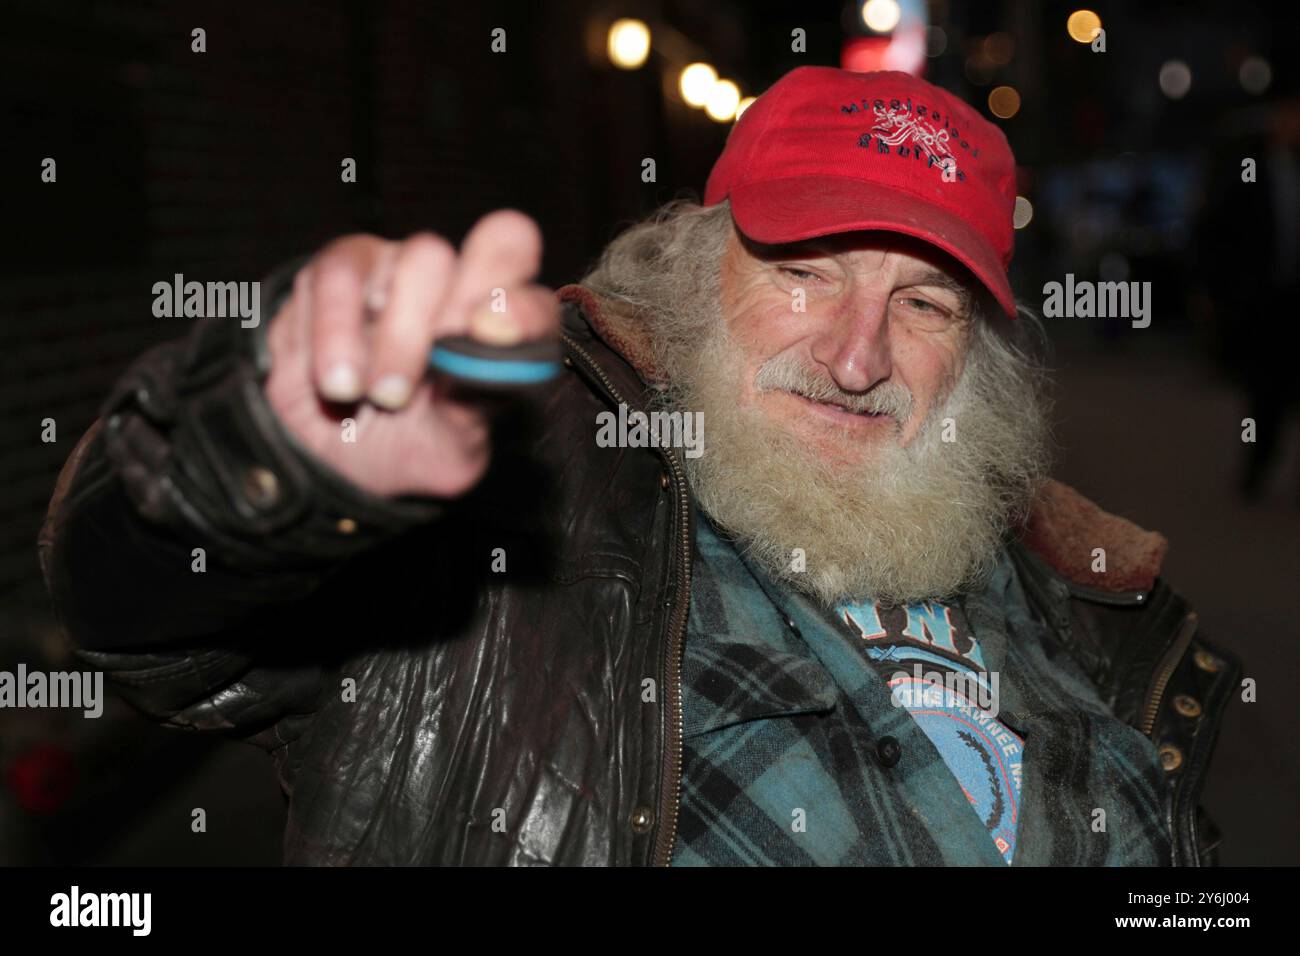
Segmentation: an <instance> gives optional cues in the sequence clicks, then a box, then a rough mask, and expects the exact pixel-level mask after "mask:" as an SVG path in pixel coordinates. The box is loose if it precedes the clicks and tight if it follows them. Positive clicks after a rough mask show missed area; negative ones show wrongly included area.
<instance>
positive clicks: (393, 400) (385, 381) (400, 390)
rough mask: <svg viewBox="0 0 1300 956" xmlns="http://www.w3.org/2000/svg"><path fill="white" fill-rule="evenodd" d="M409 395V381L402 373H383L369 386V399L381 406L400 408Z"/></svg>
mask: <svg viewBox="0 0 1300 956" xmlns="http://www.w3.org/2000/svg"><path fill="white" fill-rule="evenodd" d="M410 397H411V383H410V381H408V380H407V378H406V376H404V375H385V376H384V377H383V378H381V379H380V380H379V381H377V382H375V384H374V385H372V386H370V400H371V401H372V402H374V403H375V404H376V405H378V406H380V407H381V408H390V409H397V408H401V407H402V406H403V405H405V404H406V400H407V399H408V398H410Z"/></svg>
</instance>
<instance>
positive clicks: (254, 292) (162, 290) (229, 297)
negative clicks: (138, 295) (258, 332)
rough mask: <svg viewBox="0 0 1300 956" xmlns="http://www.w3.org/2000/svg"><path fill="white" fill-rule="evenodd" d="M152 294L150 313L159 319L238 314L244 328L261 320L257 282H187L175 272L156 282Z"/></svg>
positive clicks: (222, 316) (253, 325) (260, 285)
mask: <svg viewBox="0 0 1300 956" xmlns="http://www.w3.org/2000/svg"><path fill="white" fill-rule="evenodd" d="M153 294H154V300H153V314H154V315H155V316H156V317H157V318H160V319H169V318H182V317H183V318H187V319H202V318H207V317H209V316H218V317H220V318H230V317H233V316H238V317H239V320H240V321H239V324H240V325H241V326H243V327H244V328H246V329H253V328H256V327H257V324H258V323H259V322H261V321H262V318H261V313H262V283H260V282H186V281H185V276H184V275H182V274H181V273H179V272H178V273H176V275H175V276H173V278H172V281H171V282H155V283H154V284H153Z"/></svg>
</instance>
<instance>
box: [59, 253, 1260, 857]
mask: <svg viewBox="0 0 1300 956" xmlns="http://www.w3.org/2000/svg"><path fill="white" fill-rule="evenodd" d="M301 261H302V260H295V261H294V262H292V263H289V264H288V265H286V266H285V267H282V268H281V269H280V270H278V271H277V272H276V273H275V274H273V276H272V277H271V278H270V279H268V280H267V282H266V283H264V291H265V292H266V293H267V294H264V297H263V301H264V302H270V303H271V304H272V308H271V309H270V310H268V311H267V313H266V314H267V315H273V314H274V312H275V305H276V304H278V302H279V301H280V300H281V298H282V297H283V295H285V294H286V293H287V290H288V287H289V282H290V280H291V277H292V274H293V272H294V271H295V270H296V268H297V266H298V265H300V264H301ZM561 297H562V298H566V299H567V303H566V306H565V316H564V330H565V345H566V358H565V364H566V366H568V370H567V373H566V374H565V375H564V376H563V377H562V380H561V381H560V382H559V384H557V385H556V386H555V387H554V388H553V390H551V391H550V392H549V393H548V394H547V395H546V397H545V398H544V399H541V400H540V401H539V402H538V403H536V405H534V406H531V411H529V410H524V411H521V413H519V414H516V415H513V416H509V417H508V418H507V419H503V421H507V422H509V423H511V424H507V425H503V430H502V432H501V433H500V436H499V437H500V441H499V448H498V450H497V451H494V456H495V457H494V463H493V466H492V468H491V469H490V470H489V473H488V475H487V477H486V478H485V480H484V482H483V483H482V484H481V485H480V486H479V487H478V488H476V489H475V490H474V491H473V492H471V493H470V494H469V495H468V496H466V497H465V498H462V499H459V500H457V501H454V502H441V501H433V500H428V499H404V500H384V499H378V498H374V497H372V496H369V495H367V494H365V493H362V492H361V491H359V490H358V489H356V488H355V487H353V486H351V485H350V484H348V483H346V482H344V481H343V480H342V479H341V478H339V477H338V476H336V475H335V474H334V473H333V472H331V471H329V470H328V469H326V468H324V467H323V466H320V465H318V464H317V463H315V462H314V461H313V460H312V458H311V457H310V456H309V455H307V454H306V453H305V452H303V451H302V450H301V449H299V448H298V447H297V446H296V445H295V443H294V442H293V441H292V439H291V438H289V436H288V435H287V434H286V433H284V431H283V430H282V429H281V428H280V426H279V425H278V423H277V421H276V419H275V417H274V415H273V414H272V412H271V410H270V407H269V405H268V404H267V403H266V401H265V399H264V397H263V395H262V391H261V387H260V383H261V381H263V380H264V378H265V375H266V372H267V370H268V361H267V354H266V351H265V345H264V343H263V341H262V336H261V331H262V330H261V329H260V328H259V329H258V330H256V332H250V331H249V330H244V329H241V328H240V326H239V324H238V323H237V322H233V321H231V320H210V319H209V320H203V321H201V322H200V323H199V324H198V326H197V327H196V328H194V330H193V331H192V333H191V334H190V335H189V336H188V337H187V338H185V339H184V340H181V341H178V342H174V343H168V344H166V345H163V346H159V347H158V348H156V349H154V350H152V351H150V352H149V353H147V354H146V355H144V356H142V357H141V359H140V360H138V361H137V362H136V364H135V365H134V366H133V367H132V368H131V369H130V370H129V371H128V373H127V374H126V375H125V376H124V377H123V379H122V380H121V381H120V382H119V384H118V386H117V388H116V389H115V390H114V392H113V394H112V396H111V397H110V399H109V401H108V402H107V403H106V405H105V407H104V410H103V414H102V416H101V417H100V419H99V420H98V421H97V422H96V424H95V425H94V426H93V427H92V429H91V430H90V431H89V432H88V433H87V435H86V436H84V438H83V439H82V441H81V442H80V443H79V445H78V446H77V449H76V450H75V451H74V452H73V454H72V456H71V458H70V460H69V462H68V465H67V466H66V467H65V469H64V472H63V474H62V475H61V476H60V481H59V485H58V488H57V489H56V492H55V495H54V498H53V500H52V502H51V505H50V511H49V516H48V518H47V521H46V524H45V527H44V528H43V529H42V533H41V541H40V553H41V559H42V567H43V569H44V572H45V575H46V580H47V583H48V586H49V588H50V590H51V593H52V594H53V596H54V599H55V605H56V608H57V611H58V613H59V616H60V619H61V622H62V624H63V626H64V628H65V630H66V632H67V634H68V635H69V636H70V638H71V639H72V641H73V642H74V645H75V647H76V648H77V652H78V653H79V654H80V655H81V656H82V657H83V658H84V659H85V660H87V661H88V662H90V663H91V664H92V665H94V666H97V667H101V668H103V669H104V670H105V671H106V672H107V674H108V676H109V679H110V681H111V682H112V683H113V684H114V686H115V687H116V688H117V690H118V691H119V692H120V693H121V694H122V695H124V696H125V697H126V698H127V699H128V700H129V701H130V702H132V703H133V704H134V705H135V706H136V707H137V708H139V709H140V710H141V711H143V712H144V713H145V714H147V715H149V716H150V717H152V718H154V719H156V720H158V721H160V722H163V723H165V724H167V725H171V726H176V727H183V728H191V729H198V730H209V731H223V732H226V733H229V734H232V735H235V736H238V737H240V738H244V739H248V740H250V741H252V742H254V743H257V744H259V745H261V746H262V747H264V748H265V749H266V750H267V751H268V752H269V753H270V754H271V756H272V757H273V758H274V760H275V762H276V765H277V768H278V772H279V777H280V780H281V783H282V786H283V788H284V792H285V794H286V795H287V797H288V800H289V814H288V824H287V828H286V833H285V839H284V853H285V862H286V863H289V864H304V863H306V864H347V863H351V864H361V863H378V864H417V863H418V864H665V863H667V862H668V860H669V855H670V851H671V848H672V846H673V842H674V838H675V832H676V815H677V807H678V802H679V789H680V785H681V774H682V740H681V727H682V724H681V661H682V645H683V639H684V634H685V629H686V621H687V613H688V607H689V600H690V582H691V545H692V541H693V533H694V529H693V524H692V521H693V518H692V515H693V508H692V502H691V497H690V492H689V489H688V486H687V482H686V479H685V475H684V472H683V469H682V465H681V461H680V460H679V458H678V457H677V455H676V454H675V453H674V452H673V451H672V450H669V449H653V448H647V449H603V448H598V447H597V446H596V444H595V442H594V441H593V440H592V430H593V429H594V428H595V423H596V415H597V413H598V412H600V411H602V410H605V409H606V408H608V407H609V406H610V405H611V404H615V405H616V404H617V403H618V402H620V401H625V402H627V403H628V404H629V405H630V406H631V407H633V408H636V407H644V404H645V400H646V386H645V382H644V378H643V376H642V375H641V374H639V373H638V371H637V368H636V367H635V366H634V364H633V362H632V361H629V359H628V358H627V354H628V353H631V352H634V351H635V349H634V348H633V346H634V344H635V343H634V340H635V334H634V333H629V334H627V335H623V334H620V333H619V332H618V331H617V330H616V329H615V328H614V327H613V325H612V324H611V323H610V322H609V321H607V320H606V321H604V322H603V323H601V322H597V321H594V320H595V319H597V318H598V317H597V316H594V315H593V313H594V312H596V311H598V306H597V304H596V302H595V300H593V299H592V298H591V297H589V296H586V295H584V294H581V293H578V292H577V291H576V287H566V289H565V290H562V293H561ZM597 325H602V328H603V332H602V334H597V331H596V326H597ZM602 335H603V337H602ZM607 341H608V342H612V343H614V344H616V345H618V346H619V347H620V349H621V351H622V354H620V351H616V350H615V349H614V348H611V346H610V344H607ZM1060 490H1061V489H1060V487H1059V486H1058V491H1060ZM1061 493H1063V494H1064V493H1068V494H1071V495H1072V494H1073V492H1068V489H1065V490H1064V491H1062V492H1061ZM1075 497H1076V498H1077V496H1075ZM1058 500H1060V499H1059V498H1058ZM1078 501H1080V502H1084V499H1082V498H1078ZM1084 504H1085V505H1086V506H1087V507H1088V508H1093V510H1094V511H1096V509H1095V507H1094V506H1091V505H1089V504H1087V503H1086V502H1084ZM1096 513H1097V514H1101V512H1099V511H1097V512H1096ZM1107 520H1108V521H1110V522H1112V528H1113V523H1114V522H1120V521H1121V519H1116V518H1113V517H1110V516H1107ZM1121 523H1122V524H1127V523H1123V522H1121ZM1130 527H1133V526H1130ZM1134 530H1137V529H1135V528H1134ZM1107 533H1108V532H1106V531H1105V530H1104V529H1100V528H1099V529H1097V534H1099V535H1100V536H1101V538H1100V540H1102V541H1103V542H1105V541H1106V540H1107V539H1106V534H1107ZM1139 533H1141V532H1139ZM1035 540H1037V542H1038V545H1037V550H1036V549H1035V548H1031V547H1029V546H1028V545H1026V544H1025V543H1024V542H1021V541H1019V540H1017V541H1015V542H1013V544H1012V551H1013V555H1014V557H1015V560H1016V563H1017V567H1018V568H1019V570H1020V572H1021V574H1022V577H1023V580H1024V583H1025V586H1026V591H1027V593H1028V594H1029V595H1030V597H1031V599H1032V600H1033V601H1034V603H1035V604H1036V606H1037V608H1038V610H1039V612H1040V613H1041V614H1042V615H1043V616H1044V619H1045V620H1046V621H1047V622H1048V624H1049V626H1050V629H1051V630H1052V632H1053V634H1054V635H1055V638H1056V640H1058V641H1059V642H1060V643H1061V644H1062V645H1063V646H1064V647H1065V648H1068V650H1069V651H1070V652H1071V653H1073V654H1074V655H1075V656H1076V658H1077V659H1078V660H1079V661H1080V663H1081V664H1082V665H1083V666H1084V667H1085V668H1086V670H1087V672H1088V673H1089V674H1090V675H1091V676H1092V678H1093V679H1094V680H1095V682H1096V684H1097V686H1098V688H1099V689H1100V691H1101V694H1102V697H1103V699H1104V700H1106V701H1107V702H1108V704H1110V705H1111V706H1112V707H1113V708H1114V709H1115V712H1116V713H1117V714H1118V715H1119V716H1120V717H1122V718H1123V719H1124V720H1126V721H1127V722H1129V723H1131V724H1132V725H1133V726H1135V727H1138V728H1139V729H1140V730H1141V731H1142V732H1143V733H1145V734H1147V735H1149V736H1150V737H1151V738H1152V740H1153V741H1155V743H1156V745H1157V746H1158V747H1159V749H1160V753H1161V756H1162V759H1163V761H1164V765H1165V768H1166V771H1167V788H1166V791H1165V807H1166V810H1165V812H1166V816H1167V820H1168V825H1169V827H1170V830H1171V832H1172V835H1173V847H1174V854H1173V859H1172V860H1171V861H1170V862H1171V863H1173V864H1179V865H1198V864H1204V863H1212V862H1214V861H1215V850H1214V848H1215V846H1216V845H1217V842H1218V839H1217V834H1215V833H1214V832H1213V827H1212V825H1211V824H1210V823H1209V821H1208V820H1207V819H1205V818H1204V815H1203V814H1201V813H1200V812H1199V807H1198V803H1199V800H1198V797H1199V793H1200V790H1201V786H1202V782H1203V780H1204V777H1205V774H1206V770H1207V766H1208V763H1209V760H1210V756H1211V751H1212V748H1213V745H1214V740H1215V735H1216V732H1217V728H1218V724H1219V721H1220V717H1221V714H1222V711H1223V708H1224V706H1225V704H1226V702H1227V700H1228V698H1229V696H1230V695H1231V693H1232V690H1233V687H1234V685H1235V684H1236V681H1237V674H1238V671H1239V666H1238V664H1237V663H1236V661H1235V660H1233V658H1232V657H1231V656H1230V655H1228V654H1226V653H1224V652H1223V651H1222V650H1219V649H1216V648H1215V647H1213V646H1211V645H1210V644H1208V643H1206V641H1205V640H1204V638H1203V636H1202V635H1200V634H1199V633H1198V632H1197V626H1196V615H1195V614H1194V613H1193V612H1191V611H1190V610H1189V608H1188V606H1187V604H1186V603H1185V602H1184V601H1183V600H1182V599H1181V598H1180V597H1178V596H1177V595H1176V594H1175V593H1174V592H1173V591H1171V590H1170V589H1169V588H1168V587H1167V586H1166V585H1165V584H1164V583H1163V581H1160V580H1158V579H1152V584H1151V586H1150V587H1147V588H1139V589H1130V590H1116V589H1110V590H1100V589H1098V588H1096V587H1092V586H1090V585H1088V584H1086V583H1079V582H1077V581H1075V580H1071V579H1070V578H1069V577H1067V576H1065V575H1063V574H1061V573H1059V572H1058V571H1056V570H1055V569H1054V568H1053V567H1052V565H1051V564H1050V562H1049V561H1048V560H1047V559H1046V558H1045V557H1044V555H1047V556H1049V557H1050V556H1051V554H1052V549H1051V548H1050V547H1047V546H1045V545H1044V544H1043V543H1042V542H1043V540H1045V539H1043V537H1042V535H1039V536H1038V538H1037V539H1035ZM1093 540H1096V538H1094V539H1093ZM1124 547H1125V545H1124V542H1123V541H1118V540H1117V541H1116V542H1115V543H1114V549H1113V554H1114V555H1115V556H1116V557H1115V558H1114V560H1123V551H1124ZM198 549H202V550H201V552H200V551H199V550H198ZM497 549H504V550H503V551H498V550H497ZM503 557H504V560H505V562H506V565H505V570H504V572H502V571H499V570H493V567H494V564H495V566H496V567H497V568H500V559H501V558H503ZM199 568H202V570H198V569H199ZM647 679H648V680H652V681H654V682H655V686H657V688H658V689H659V692H658V693H656V694H654V695H653V698H654V699H653V700H651V701H649V702H647V701H646V700H645V697H647V696H650V695H645V694H644V693H643V691H644V689H645V687H646V686H647V685H646V684H645V683H644V682H645V681H647Z"/></svg>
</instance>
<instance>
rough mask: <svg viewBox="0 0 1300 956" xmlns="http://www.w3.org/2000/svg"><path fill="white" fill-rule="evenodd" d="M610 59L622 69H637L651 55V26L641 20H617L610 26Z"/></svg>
mask: <svg viewBox="0 0 1300 956" xmlns="http://www.w3.org/2000/svg"><path fill="white" fill-rule="evenodd" d="M608 50H609V60H610V62H611V63H613V64H614V65H615V66H616V67H618V68H619V69H620V70H635V69H637V68H638V67H640V66H642V65H643V64H644V63H645V61H646V57H647V56H649V55H650V28H649V27H647V26H646V25H645V24H644V23H643V22H641V21H640V20H631V19H623V20H615V21H614V24H613V25H612V26H611V27H610V28H609V43H608Z"/></svg>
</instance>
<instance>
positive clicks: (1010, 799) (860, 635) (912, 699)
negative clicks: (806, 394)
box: [835, 602, 1024, 864]
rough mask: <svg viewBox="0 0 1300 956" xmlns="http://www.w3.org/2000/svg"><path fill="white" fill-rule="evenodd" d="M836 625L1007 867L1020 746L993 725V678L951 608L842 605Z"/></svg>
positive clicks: (1013, 838) (1010, 734) (1017, 796)
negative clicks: (929, 746) (930, 747)
mask: <svg viewBox="0 0 1300 956" xmlns="http://www.w3.org/2000/svg"><path fill="white" fill-rule="evenodd" d="M835 611H836V614H837V615H838V617H839V619H840V620H841V621H842V622H843V623H844V624H846V625H847V626H848V628H849V631H850V633H851V634H852V635H854V637H855V638H856V640H855V644H856V645H857V646H858V647H860V648H861V649H862V650H863V652H864V653H866V655H867V656H868V657H869V658H870V659H871V661H872V663H873V664H874V665H875V666H876V668H877V669H878V670H879V672H880V674H881V676H882V677H884V678H885V680H886V682H887V683H888V684H889V687H890V690H891V692H892V696H893V700H894V701H895V703H896V704H897V705H898V706H901V707H906V708H907V710H908V712H909V713H910V714H911V715H912V717H913V718H914V719H915V720H916V722H917V724H919V725H920V727H921V729H922V730H923V731H925V733H926V736H928V737H929V738H930V740H931V741H932V742H933V743H934V746H935V748H936V749H937V750H938V751H939V754H940V756H942V757H943V760H944V763H946V764H947V765H948V769H949V770H951V771H952V773H953V775H954V776H955V777H956V778H957V782H958V783H959V784H960V785H961V788H962V790H963V791H964V792H965V794H966V799H968V800H969V801H970V803H971V806H972V807H973V808H974V810H975V812H976V813H977V814H979V817H980V819H981V820H983V821H984V826H985V828H986V829H987V830H988V832H989V836H990V838H991V839H992V840H993V843H994V845H995V846H996V847H997V849H998V851H999V852H1000V853H1001V854H1002V858H1003V859H1004V860H1006V862H1007V863H1008V864H1010V863H1011V859H1012V856H1013V855H1014V854H1015V850H1016V830H1017V827H1016V824H1017V822H1018V821H1019V818H1020V759H1021V754H1022V752H1023V747H1024V740H1023V739H1022V738H1021V737H1020V736H1019V735H1018V734H1017V733H1016V732H1015V731H1014V730H1012V729H1011V728H1010V727H1008V726H1007V725H1006V724H1004V723H1003V722H1002V721H1000V720H998V719H997V700H998V675H997V674H989V673H988V671H987V668H986V667H985V664H984V659H983V656H982V655H981V653H980V646H979V642H978V640H977V639H976V637H975V634H974V631H973V630H972V628H971V627H970V625H969V624H968V623H967V620H966V617H965V615H964V614H963V613H962V610H961V607H960V606H959V605H957V604H955V603H954V604H940V603H937V602H934V603H931V602H923V603H921V604H911V605H908V606H906V607H892V608H891V607H880V606H878V605H877V604H875V603H866V604H841V605H839V606H838V607H836V609H835Z"/></svg>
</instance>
